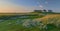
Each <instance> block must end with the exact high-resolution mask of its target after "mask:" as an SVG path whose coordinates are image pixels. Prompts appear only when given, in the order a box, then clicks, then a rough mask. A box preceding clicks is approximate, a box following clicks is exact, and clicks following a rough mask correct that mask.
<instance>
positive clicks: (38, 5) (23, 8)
mask: <svg viewBox="0 0 60 31" xmlns="http://www.w3.org/2000/svg"><path fill="white" fill-rule="evenodd" d="M34 9H50V10H53V11H54V12H60V0H0V12H31V11H33V10H34Z"/></svg>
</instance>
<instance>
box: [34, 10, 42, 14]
mask: <svg viewBox="0 0 60 31" xmlns="http://www.w3.org/2000/svg"><path fill="white" fill-rule="evenodd" d="M34 12H39V13H41V12H42V10H34Z"/></svg>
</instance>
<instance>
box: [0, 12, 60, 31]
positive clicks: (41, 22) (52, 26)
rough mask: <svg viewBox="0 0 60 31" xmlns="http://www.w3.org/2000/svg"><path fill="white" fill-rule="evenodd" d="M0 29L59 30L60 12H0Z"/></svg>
mask: <svg viewBox="0 0 60 31" xmlns="http://www.w3.org/2000/svg"><path fill="white" fill-rule="evenodd" d="M20 17H21V18H20ZM0 31H60V14H57V13H55V14H53V13H52V14H48V13H47V14H44V13H27V14H22V13H21V14H14V13H13V14H11V13H10V14H9V13H8V14H2V13H1V14H0Z"/></svg>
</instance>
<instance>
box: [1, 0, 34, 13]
mask: <svg viewBox="0 0 60 31" xmlns="http://www.w3.org/2000/svg"><path fill="white" fill-rule="evenodd" d="M33 10H34V7H27V6H22V5H17V4H13V3H12V2H9V1H3V0H0V12H1V13H2V12H3V13H11V12H16V13H19V12H30V11H33Z"/></svg>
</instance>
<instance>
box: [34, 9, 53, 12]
mask: <svg viewBox="0 0 60 31" xmlns="http://www.w3.org/2000/svg"><path fill="white" fill-rule="evenodd" d="M34 12H39V13H43V12H44V13H46V12H49V13H51V12H52V10H45V9H44V10H34Z"/></svg>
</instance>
